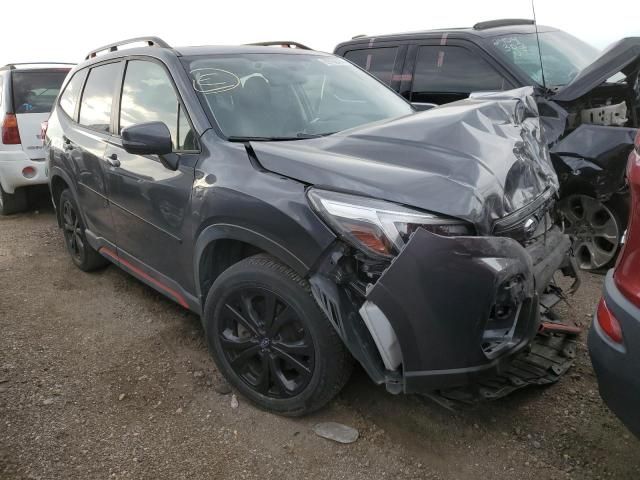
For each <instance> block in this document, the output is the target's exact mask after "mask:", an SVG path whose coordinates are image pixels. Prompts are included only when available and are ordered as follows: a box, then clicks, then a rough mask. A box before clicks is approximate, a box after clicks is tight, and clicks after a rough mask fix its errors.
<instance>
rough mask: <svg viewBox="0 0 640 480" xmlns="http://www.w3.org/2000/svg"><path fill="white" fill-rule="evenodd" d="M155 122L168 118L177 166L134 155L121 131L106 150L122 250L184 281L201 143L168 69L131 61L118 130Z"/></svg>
mask: <svg viewBox="0 0 640 480" xmlns="http://www.w3.org/2000/svg"><path fill="white" fill-rule="evenodd" d="M151 121H161V122H164V123H165V124H166V125H167V127H169V130H170V132H171V137H172V141H173V146H174V152H175V153H176V154H177V155H179V156H180V163H179V167H178V169H177V170H175V171H173V170H170V169H168V168H166V167H165V166H164V165H163V164H162V162H161V159H160V158H159V157H158V156H157V155H133V154H130V153H127V152H126V151H125V150H124V149H123V148H122V142H121V139H120V136H119V135H116V136H115V137H114V138H113V139H112V141H111V142H110V143H109V145H107V148H106V150H105V152H104V155H105V164H106V165H108V173H107V179H108V180H107V181H108V187H109V199H110V202H111V211H112V215H113V219H114V224H115V228H116V232H117V238H118V241H117V246H118V253H119V254H120V255H121V256H123V257H124V258H126V257H127V256H132V257H134V258H135V259H136V260H138V261H139V262H142V263H143V264H144V265H145V266H146V267H148V268H149V269H150V270H151V272H149V273H151V274H153V273H154V272H156V273H160V274H161V275H162V276H166V277H169V278H171V279H172V280H174V281H176V282H177V283H178V284H180V285H189V284H190V283H191V281H190V278H189V275H190V273H189V272H190V269H188V268H185V261H186V260H185V259H186V258H187V257H189V258H190V256H189V255H190V254H189V252H187V251H186V249H188V248H189V242H188V241H186V242H185V241H184V240H185V237H187V236H188V235H190V230H189V225H188V212H189V204H190V201H191V190H192V187H193V181H194V171H195V164H196V162H197V159H198V153H197V141H196V139H195V137H194V132H193V130H192V128H191V126H190V123H189V120H188V118H187V115H186V113H185V111H184V108H183V105H182V103H181V102H180V101H179V97H178V95H177V93H176V90H175V87H174V84H173V82H172V81H171V78H170V76H169V73H168V72H167V71H166V69H165V68H164V67H163V66H162V65H161V64H160V63H158V62H156V61H151V60H130V61H128V62H127V66H126V69H125V74H124V80H123V84H122V93H121V97H120V108H119V112H118V121H117V132H118V133H119V132H121V131H122V129H123V128H125V127H128V126H131V125H135V124H139V123H145V122H151Z"/></svg>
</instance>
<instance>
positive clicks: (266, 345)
mask: <svg viewBox="0 0 640 480" xmlns="http://www.w3.org/2000/svg"><path fill="white" fill-rule="evenodd" d="M270 346H271V339H270V338H267V337H265V338H263V339H262V340H260V348H261V349H262V350H263V351H265V350H269V347H270Z"/></svg>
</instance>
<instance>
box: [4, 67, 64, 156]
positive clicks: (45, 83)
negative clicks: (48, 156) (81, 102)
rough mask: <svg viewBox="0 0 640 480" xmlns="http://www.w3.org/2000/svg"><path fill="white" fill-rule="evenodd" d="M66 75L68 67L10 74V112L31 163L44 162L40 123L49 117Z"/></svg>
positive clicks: (13, 71) (15, 71)
mask: <svg viewBox="0 0 640 480" xmlns="http://www.w3.org/2000/svg"><path fill="white" fill-rule="evenodd" d="M67 73H69V69H68V68H55V69H25V70H12V71H11V95H12V102H13V111H14V112H15V114H16V118H17V120H18V130H19V131H20V141H21V142H22V149H23V150H24V152H25V153H26V154H27V156H28V157H29V158H31V159H32V160H43V159H44V150H43V148H42V136H41V124H42V122H44V121H45V120H47V119H48V118H49V114H50V112H51V109H52V108H53V103H54V102H55V100H56V98H57V97H58V92H59V91H60V87H61V86H62V82H64V79H65V77H66V76H67Z"/></svg>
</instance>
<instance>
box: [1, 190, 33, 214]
mask: <svg viewBox="0 0 640 480" xmlns="http://www.w3.org/2000/svg"><path fill="white" fill-rule="evenodd" d="M28 205H29V202H28V201H27V191H26V188H25V187H22V188H16V190H15V192H14V193H13V194H11V193H7V192H5V191H4V190H3V189H2V185H0V215H11V214H13V213H20V212H24V211H25V210H26V209H27V207H28Z"/></svg>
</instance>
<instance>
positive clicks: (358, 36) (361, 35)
mask: <svg viewBox="0 0 640 480" xmlns="http://www.w3.org/2000/svg"><path fill="white" fill-rule="evenodd" d="M364 37H366V35H364V34H360V35H355V36H353V37H351V40H355V39H356V38H364Z"/></svg>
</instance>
